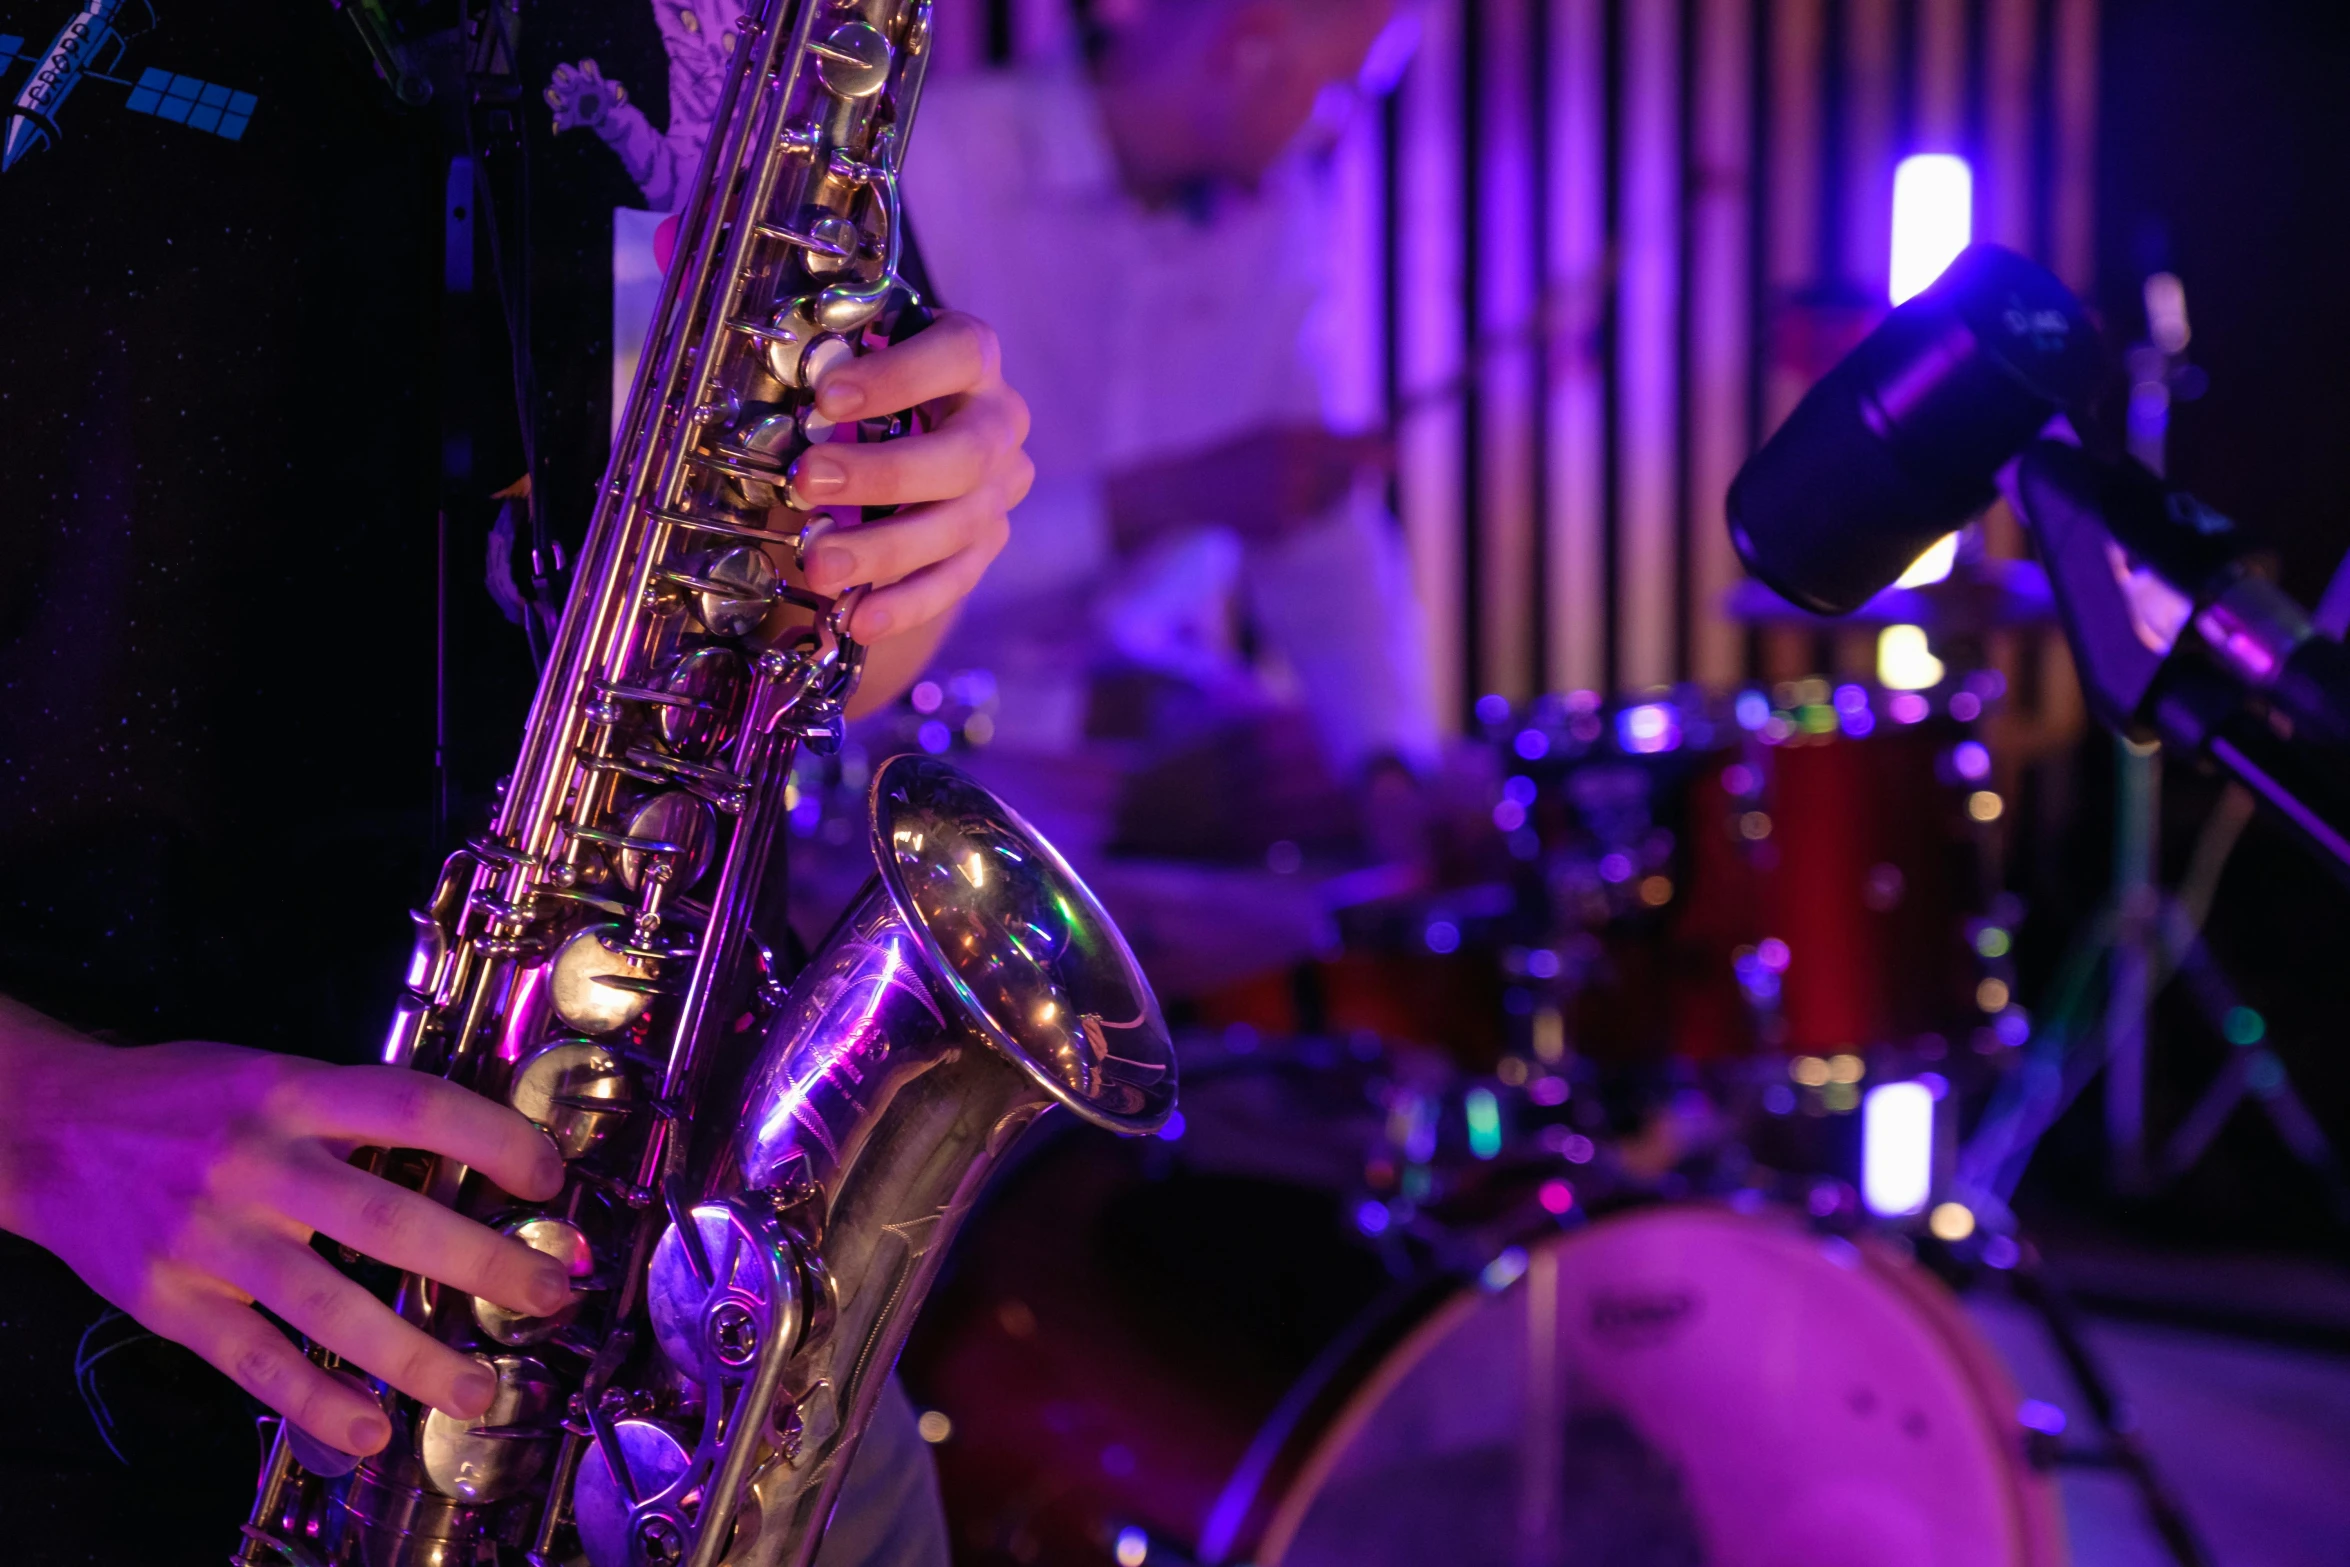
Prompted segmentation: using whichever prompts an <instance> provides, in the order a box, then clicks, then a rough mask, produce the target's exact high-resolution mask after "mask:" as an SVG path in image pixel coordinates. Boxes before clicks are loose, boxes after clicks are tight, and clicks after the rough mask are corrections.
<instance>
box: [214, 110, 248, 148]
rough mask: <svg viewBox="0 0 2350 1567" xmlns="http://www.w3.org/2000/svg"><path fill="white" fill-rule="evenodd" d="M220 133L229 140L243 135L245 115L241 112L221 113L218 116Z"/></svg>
mask: <svg viewBox="0 0 2350 1567" xmlns="http://www.w3.org/2000/svg"><path fill="white" fill-rule="evenodd" d="M220 134H221V135H223V136H225V137H227V138H228V139H229V140H230V141H235V140H236V139H237V138H239V137H240V136H243V135H244V134H245V116H243V115H241V114H224V115H222V116H221V117H220Z"/></svg>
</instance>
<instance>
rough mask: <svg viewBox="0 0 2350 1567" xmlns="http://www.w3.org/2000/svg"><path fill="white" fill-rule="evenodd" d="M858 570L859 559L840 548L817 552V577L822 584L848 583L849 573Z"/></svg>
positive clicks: (835, 547)
mask: <svg viewBox="0 0 2350 1567" xmlns="http://www.w3.org/2000/svg"><path fill="white" fill-rule="evenodd" d="M856 569H857V557H856V556H854V555H852V554H850V553H849V552H848V551H847V550H844V549H841V548H839V547H838V546H832V547H829V548H826V549H820V550H818V551H817V552H816V577H817V580H818V581H820V582H846V581H848V579H849V573H850V572H852V571H855V570H856Z"/></svg>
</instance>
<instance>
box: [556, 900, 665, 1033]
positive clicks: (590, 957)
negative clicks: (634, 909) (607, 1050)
mask: <svg viewBox="0 0 2350 1567" xmlns="http://www.w3.org/2000/svg"><path fill="white" fill-rule="evenodd" d="M624 934H625V933H624V930H623V927H621V926H619V925H606V924H596V925H589V926H586V927H584V928H583V929H581V930H579V931H578V932H576V933H574V934H573V936H572V937H571V939H570V940H568V941H566V942H564V943H563V947H562V950H561V951H559V952H558V953H556V955H555V962H554V965H553V969H552V972H551V974H550V983H549V986H548V988H549V989H550V991H552V993H553V994H552V1000H553V1004H554V1008H555V1015H556V1016H557V1017H559V1018H561V1019H562V1020H563V1022H564V1024H565V1026H567V1027H570V1028H575V1029H577V1030H578V1031H579V1032H581V1033H583V1034H588V1035H592V1036H601V1035H605V1034H614V1033H618V1032H619V1031H620V1030H621V1029H624V1028H626V1027H627V1026H628V1025H629V1024H631V1023H633V1022H635V1021H636V1020H637V1019H638V1018H639V1017H642V1016H643V1015H644V1011H645V1007H646V1006H647V1005H648V1004H649V1003H650V1002H651V1000H652V997H653V995H654V994H655V992H656V990H657V988H658V981H657V979H656V977H655V975H654V974H653V972H652V968H651V965H650V964H648V963H646V962H645V961H644V960H643V959H641V958H634V957H630V956H629V955H628V954H626V953H624V952H621V951H620V950H618V949H619V946H620V944H621V942H622V940H623V939H624Z"/></svg>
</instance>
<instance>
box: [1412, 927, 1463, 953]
mask: <svg viewBox="0 0 2350 1567" xmlns="http://www.w3.org/2000/svg"><path fill="white" fill-rule="evenodd" d="M1421 940H1423V941H1425V942H1427V943H1428V950H1429V951H1430V952H1433V953H1436V954H1437V955H1439V956H1443V955H1444V954H1446V953H1452V952H1458V951H1460V950H1461V928H1460V927H1459V926H1458V925H1455V924H1454V923H1453V922H1452V921H1450V920H1430V921H1429V922H1428V928H1427V929H1426V930H1425V931H1423V932H1421Z"/></svg>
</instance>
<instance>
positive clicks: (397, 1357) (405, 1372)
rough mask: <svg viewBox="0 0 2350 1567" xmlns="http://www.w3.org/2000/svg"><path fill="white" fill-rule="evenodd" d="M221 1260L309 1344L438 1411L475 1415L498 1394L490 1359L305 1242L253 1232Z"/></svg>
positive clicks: (232, 1277) (234, 1279) (233, 1278)
mask: <svg viewBox="0 0 2350 1567" xmlns="http://www.w3.org/2000/svg"><path fill="white" fill-rule="evenodd" d="M223 1261H224V1262H225V1264H226V1266H225V1267H224V1268H223V1269H222V1276H223V1277H225V1278H226V1279H227V1280H228V1281H229V1282H230V1283H231V1284H234V1285H236V1286H237V1288H239V1289H241V1290H243V1291H245V1292H246V1293H247V1294H249V1295H251V1296H252V1297H253V1298H254V1299H255V1300H257V1301H259V1302H261V1304H263V1305H264V1306H267V1307H268V1308H269V1309H270V1310H272V1311H274V1312H276V1313H277V1314H278V1315H279V1316H281V1317H283V1318H285V1319H286V1321H287V1322H289V1323H291V1324H292V1325H293V1326H294V1328H295V1329H296V1330H297V1331H299V1332H300V1333H302V1334H303V1335H305V1336H306V1337H308V1338H309V1339H310V1340H311V1341H312V1342H313V1343H318V1344H323V1345H325V1346H326V1347H327V1348H328V1349H331V1350H333V1351H334V1352H335V1353H336V1354H338V1355H340V1356H342V1357H343V1358H344V1359H345V1360H347V1361H349V1362H351V1363H352V1364H353V1365H355V1366H358V1367H359V1368H361V1369H362V1370H364V1371H367V1372H370V1373H372V1374H373V1375H375V1376H379V1377H381V1378H383V1379H384V1380H385V1381H386V1382H389V1383H390V1384H391V1385H392V1386H394V1387H396V1388H398V1389H399V1390H400V1391H401V1392H403V1393H406V1394H407V1395H408V1396H409V1397H411V1398H415V1399H421V1400H423V1401H424V1402H425V1403H427V1404H430V1405H431V1406H432V1407H433V1408H435V1409H437V1410H440V1411H441V1412H442V1413H443V1414H446V1415H451V1416H453V1417H455V1418H457V1419H459V1420H471V1419H474V1418H475V1417H477V1416H479V1415H480V1414H481V1413H482V1412H483V1411H484V1410H486V1409H488V1408H489V1407H490V1400H491V1399H492V1398H494V1397H495V1396H496V1394H497V1390H498V1386H497V1377H496V1375H495V1374H494V1373H493V1372H491V1371H490V1369H489V1368H488V1367H487V1366H485V1365H483V1364H482V1363H481V1362H480V1361H478V1360H475V1359H473V1358H472V1357H471V1356H468V1355H461V1354H459V1353H458V1352H457V1351H455V1350H453V1349H451V1348H450V1347H449V1346H448V1345H446V1344H443V1343H441V1342H440V1341H439V1340H437V1339H435V1338H433V1337H432V1336H431V1335H430V1334H428V1333H425V1332H423V1331H422V1330H420V1329H418V1328H416V1327H414V1326H412V1325H410V1324H409V1323H407V1322H404V1321H402V1320H401V1319H400V1318H399V1316H398V1315H396V1314H395V1313H394V1312H393V1311H392V1309H391V1308H390V1307H389V1306H386V1305H385V1304H384V1303H383V1302H382V1301H380V1300H377V1299H376V1298H375V1297H374V1296H373V1295H370V1294H369V1293H367V1291H365V1290H363V1289H361V1288H360V1287H359V1286H358V1285H356V1284H354V1283H352V1282H351V1281H350V1280H349V1279H346V1278H344V1277H343V1276H342V1275H341V1274H340V1273H337V1272H336V1271H335V1270H334V1269H333V1268H331V1267H329V1266H328V1265H327V1263H326V1260H325V1259H324V1258H322V1257H320V1256H319V1255H318V1253H316V1252H314V1251H312V1250H311V1249H310V1248H309V1247H307V1246H301V1245H297V1244H295V1243H294V1242H292V1241H288V1240H282V1239H278V1238H276V1237H270V1238H267V1239H256V1240H254V1241H253V1242H251V1243H249V1244H246V1245H241V1246H239V1247H237V1248H236V1249H235V1250H233V1251H231V1252H230V1253H229V1255H228V1256H227V1257H226V1258H224V1259H223ZM304 1424H306V1425H307V1424H308V1422H304ZM310 1429H311V1430H313V1431H316V1430H318V1429H320V1428H319V1427H316V1426H311V1427H310ZM325 1429H326V1430H329V1431H332V1430H335V1429H337V1428H336V1427H334V1426H328V1427H326V1428H325Z"/></svg>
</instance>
